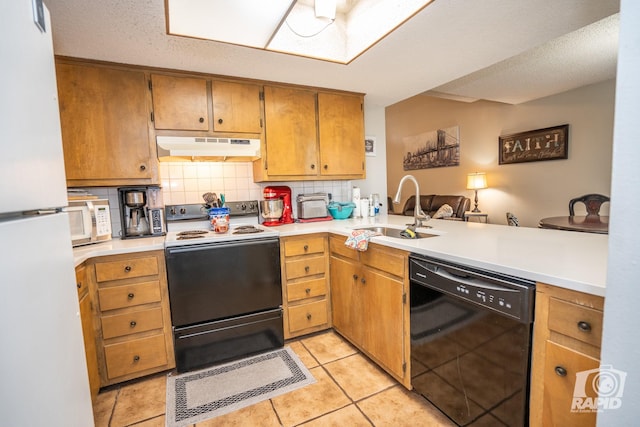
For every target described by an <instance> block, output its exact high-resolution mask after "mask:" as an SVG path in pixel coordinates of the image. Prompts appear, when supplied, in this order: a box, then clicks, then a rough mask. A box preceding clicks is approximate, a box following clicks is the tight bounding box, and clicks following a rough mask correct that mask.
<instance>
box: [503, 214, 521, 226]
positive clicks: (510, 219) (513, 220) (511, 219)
mask: <svg viewBox="0 0 640 427" xmlns="http://www.w3.org/2000/svg"><path fill="white" fill-rule="evenodd" d="M506 215H507V225H510V226H511V227H519V226H520V223H519V222H518V217H516V216H515V215H514V214H512V213H511V212H507V214H506Z"/></svg>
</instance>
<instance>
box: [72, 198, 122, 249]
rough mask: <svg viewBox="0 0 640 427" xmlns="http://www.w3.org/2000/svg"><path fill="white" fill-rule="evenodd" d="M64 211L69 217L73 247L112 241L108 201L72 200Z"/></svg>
mask: <svg viewBox="0 0 640 427" xmlns="http://www.w3.org/2000/svg"><path fill="white" fill-rule="evenodd" d="M63 210H64V211H65V212H67V213H68V215H69V225H70V226H71V242H72V244H73V247H76V246H81V245H88V244H91V243H100V242H105V241H107V240H111V213H110V212H109V201H108V200H106V199H90V200H72V201H69V206H68V207H66V208H64V209H63Z"/></svg>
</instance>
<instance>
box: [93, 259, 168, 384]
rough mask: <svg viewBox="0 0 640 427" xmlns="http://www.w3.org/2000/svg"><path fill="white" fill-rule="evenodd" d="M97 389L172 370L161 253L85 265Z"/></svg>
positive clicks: (165, 282)
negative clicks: (91, 301)
mask: <svg viewBox="0 0 640 427" xmlns="http://www.w3.org/2000/svg"><path fill="white" fill-rule="evenodd" d="M88 263H89V264H88V265H89V270H88V271H89V272H90V273H91V274H90V275H91V280H90V282H91V287H90V288H91V296H92V298H93V299H94V301H95V302H96V304H95V310H94V324H95V325H96V341H95V342H96V346H97V359H98V367H99V372H100V386H102V387H104V386H108V385H112V384H116V383H119V382H122V381H127V380H130V379H133V378H137V377H141V376H144V375H148V374H152V373H155V372H160V371H163V370H168V369H172V368H174V367H175V357H174V352H173V335H172V333H171V315H170V311H169V299H168V290H167V279H166V269H165V261H164V254H163V252H162V251H151V252H138V253H132V254H123V255H111V256H105V257H99V258H93V259H91V260H89V261H88Z"/></svg>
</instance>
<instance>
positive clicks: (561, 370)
mask: <svg viewBox="0 0 640 427" xmlns="http://www.w3.org/2000/svg"><path fill="white" fill-rule="evenodd" d="M555 371H556V375H558V376H559V377H566V376H567V370H566V369H564V368H563V367H562V366H556V368H555Z"/></svg>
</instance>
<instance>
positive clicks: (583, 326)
mask: <svg viewBox="0 0 640 427" xmlns="http://www.w3.org/2000/svg"><path fill="white" fill-rule="evenodd" d="M578 329H580V330H581V331H582V332H591V324H590V323H589V322H584V321H580V322H578Z"/></svg>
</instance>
